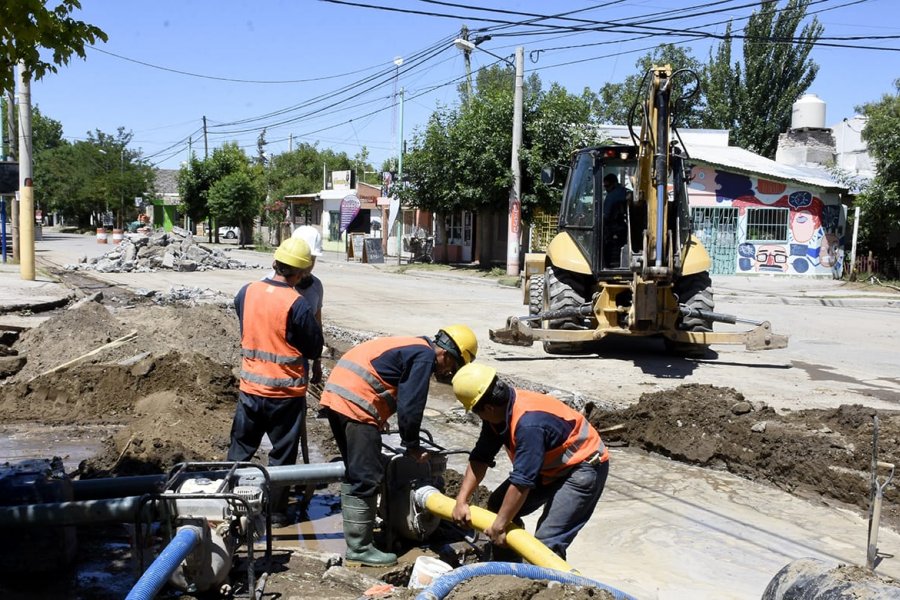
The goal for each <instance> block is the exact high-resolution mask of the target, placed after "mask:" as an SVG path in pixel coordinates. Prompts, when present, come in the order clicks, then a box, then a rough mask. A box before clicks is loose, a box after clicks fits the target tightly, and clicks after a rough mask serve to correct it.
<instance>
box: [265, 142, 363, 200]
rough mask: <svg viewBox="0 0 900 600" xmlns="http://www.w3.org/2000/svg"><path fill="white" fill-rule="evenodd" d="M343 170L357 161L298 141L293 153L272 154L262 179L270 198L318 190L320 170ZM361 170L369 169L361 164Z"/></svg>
mask: <svg viewBox="0 0 900 600" xmlns="http://www.w3.org/2000/svg"><path fill="white" fill-rule="evenodd" d="M323 166H324V170H325V171H347V170H350V169H354V168H355V167H356V166H358V163H357V164H354V161H353V160H352V159H351V158H349V157H348V156H347V155H346V154H345V153H344V152H334V151H333V150H319V149H318V147H316V145H315V144H307V143H303V144H300V145H299V146H298V147H297V148H295V149H294V150H293V152H285V153H283V154H278V155H276V156H275V157H273V159H272V162H271V164H270V165H269V168H268V169H267V170H266V173H265V178H266V184H267V186H268V189H269V196H270V198H272V199H278V200H280V199H282V198H284V197H285V196H290V195H295V194H309V193H313V192H318V191H319V190H321V189H322V186H323V181H322V171H323ZM362 166H363V170H366V169H367V168H368V170H371V165H368V164H366V163H364V164H363V165H362Z"/></svg>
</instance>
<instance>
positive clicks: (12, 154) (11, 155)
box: [5, 90, 16, 160]
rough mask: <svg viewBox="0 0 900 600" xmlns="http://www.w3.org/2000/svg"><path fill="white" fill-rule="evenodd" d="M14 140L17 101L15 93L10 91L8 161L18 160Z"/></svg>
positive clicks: (6, 147)
mask: <svg viewBox="0 0 900 600" xmlns="http://www.w3.org/2000/svg"><path fill="white" fill-rule="evenodd" d="M14 139H16V99H15V98H14V97H13V91H12V90H9V92H8V93H7V95H6V146H5V149H6V151H7V154H6V157H5V158H6V160H16V146H15V143H13V140H14Z"/></svg>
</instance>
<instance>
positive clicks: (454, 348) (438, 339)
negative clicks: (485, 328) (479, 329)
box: [434, 325, 478, 366]
mask: <svg viewBox="0 0 900 600" xmlns="http://www.w3.org/2000/svg"><path fill="white" fill-rule="evenodd" d="M434 339H435V343H436V344H437V345H438V346H440V347H441V348H443V349H444V350H447V351H449V352H450V353H451V354H453V355H454V357H455V358H456V359H457V362H459V363H460V365H459V366H463V365H467V364H469V363H470V362H472V361H473V360H475V355H476V354H478V338H476V337H475V332H474V331H472V330H471V329H470V328H469V327H468V325H450V326H448V327H444V328H442V329H441V330H439V331H438V334H437V336H435V338H434ZM448 340H449V341H450V342H452V344H450V343H447V342H448Z"/></svg>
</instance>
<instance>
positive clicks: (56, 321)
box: [12, 302, 240, 382]
mask: <svg viewBox="0 0 900 600" xmlns="http://www.w3.org/2000/svg"><path fill="white" fill-rule="evenodd" d="M130 332H135V333H136V336H135V337H134V338H133V339H131V340H129V341H127V342H125V343H123V344H122V345H119V346H115V347H111V348H106V349H102V350H100V351H99V352H96V353H95V354H92V355H90V356H88V357H86V358H84V359H83V360H82V361H81V362H79V363H78V367H79V368H81V367H82V366H84V365H86V364H87V365H89V364H105V363H119V362H124V363H130V362H134V361H137V360H139V359H140V358H143V357H144V356H147V355H161V354H164V353H166V352H169V351H172V350H175V351H179V352H195V353H197V354H201V355H203V356H206V357H208V358H209V359H211V360H212V361H214V362H216V363H220V364H223V365H228V366H229V367H235V366H237V365H238V358H239V352H238V349H239V346H240V333H239V327H238V322H237V317H236V316H235V313H234V310H233V309H232V308H230V307H227V306H225V307H223V306H217V305H213V304H201V305H197V306H182V305H172V306H156V305H142V306H128V307H125V308H119V309H116V310H110V309H108V308H106V307H105V306H104V305H102V304H100V303H98V302H87V303H84V304H81V305H78V306H76V307H74V308H71V309H69V310H64V311H61V312H59V313H58V314H56V315H54V316H53V317H51V318H50V319H48V320H47V321H45V322H44V323H42V324H41V325H40V326H39V327H36V328H34V329H32V330H30V331H26V332H25V333H23V334H22V335H21V336H20V339H19V341H18V342H16V344H15V345H14V348H15V350H17V351H18V352H19V354H20V355H24V356H25V357H26V359H27V363H26V364H25V367H24V368H23V369H22V370H21V371H19V373H18V374H17V375H16V376H15V377H14V378H13V379H12V380H13V382H26V381H30V380H31V379H32V378H34V377H35V376H37V375H39V374H41V373H44V372H46V371H48V370H50V369H53V368H56V367H58V366H60V365H62V364H64V363H67V362H69V361H72V360H74V359H77V358H80V357H84V356H85V355H87V354H88V353H91V352H94V351H97V350H98V349H100V348H102V347H103V346H104V345H106V344H108V343H110V342H112V341H113V340H117V339H119V338H122V337H123V336H126V335H127V334H128V333H130ZM75 371H76V369H74V368H71V369H69V373H73V372H75Z"/></svg>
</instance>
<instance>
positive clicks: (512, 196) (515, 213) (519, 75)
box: [506, 46, 525, 277]
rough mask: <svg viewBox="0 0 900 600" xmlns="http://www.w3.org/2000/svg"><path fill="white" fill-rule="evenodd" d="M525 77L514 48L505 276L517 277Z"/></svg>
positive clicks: (522, 61)
mask: <svg viewBox="0 0 900 600" xmlns="http://www.w3.org/2000/svg"><path fill="white" fill-rule="evenodd" d="M524 77H525V48H523V47H522V46H519V47H518V48H516V92H515V104H514V105H513V131H512V165H511V167H512V176H513V182H512V188H511V189H510V191H509V219H508V227H507V230H506V234H507V242H506V274H507V275H509V276H512V277H518V275H519V237H520V236H521V231H522V200H521V198H522V172H521V165H520V163H519V148H520V147H521V145H522V102H523V100H522V84H523V80H524Z"/></svg>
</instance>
